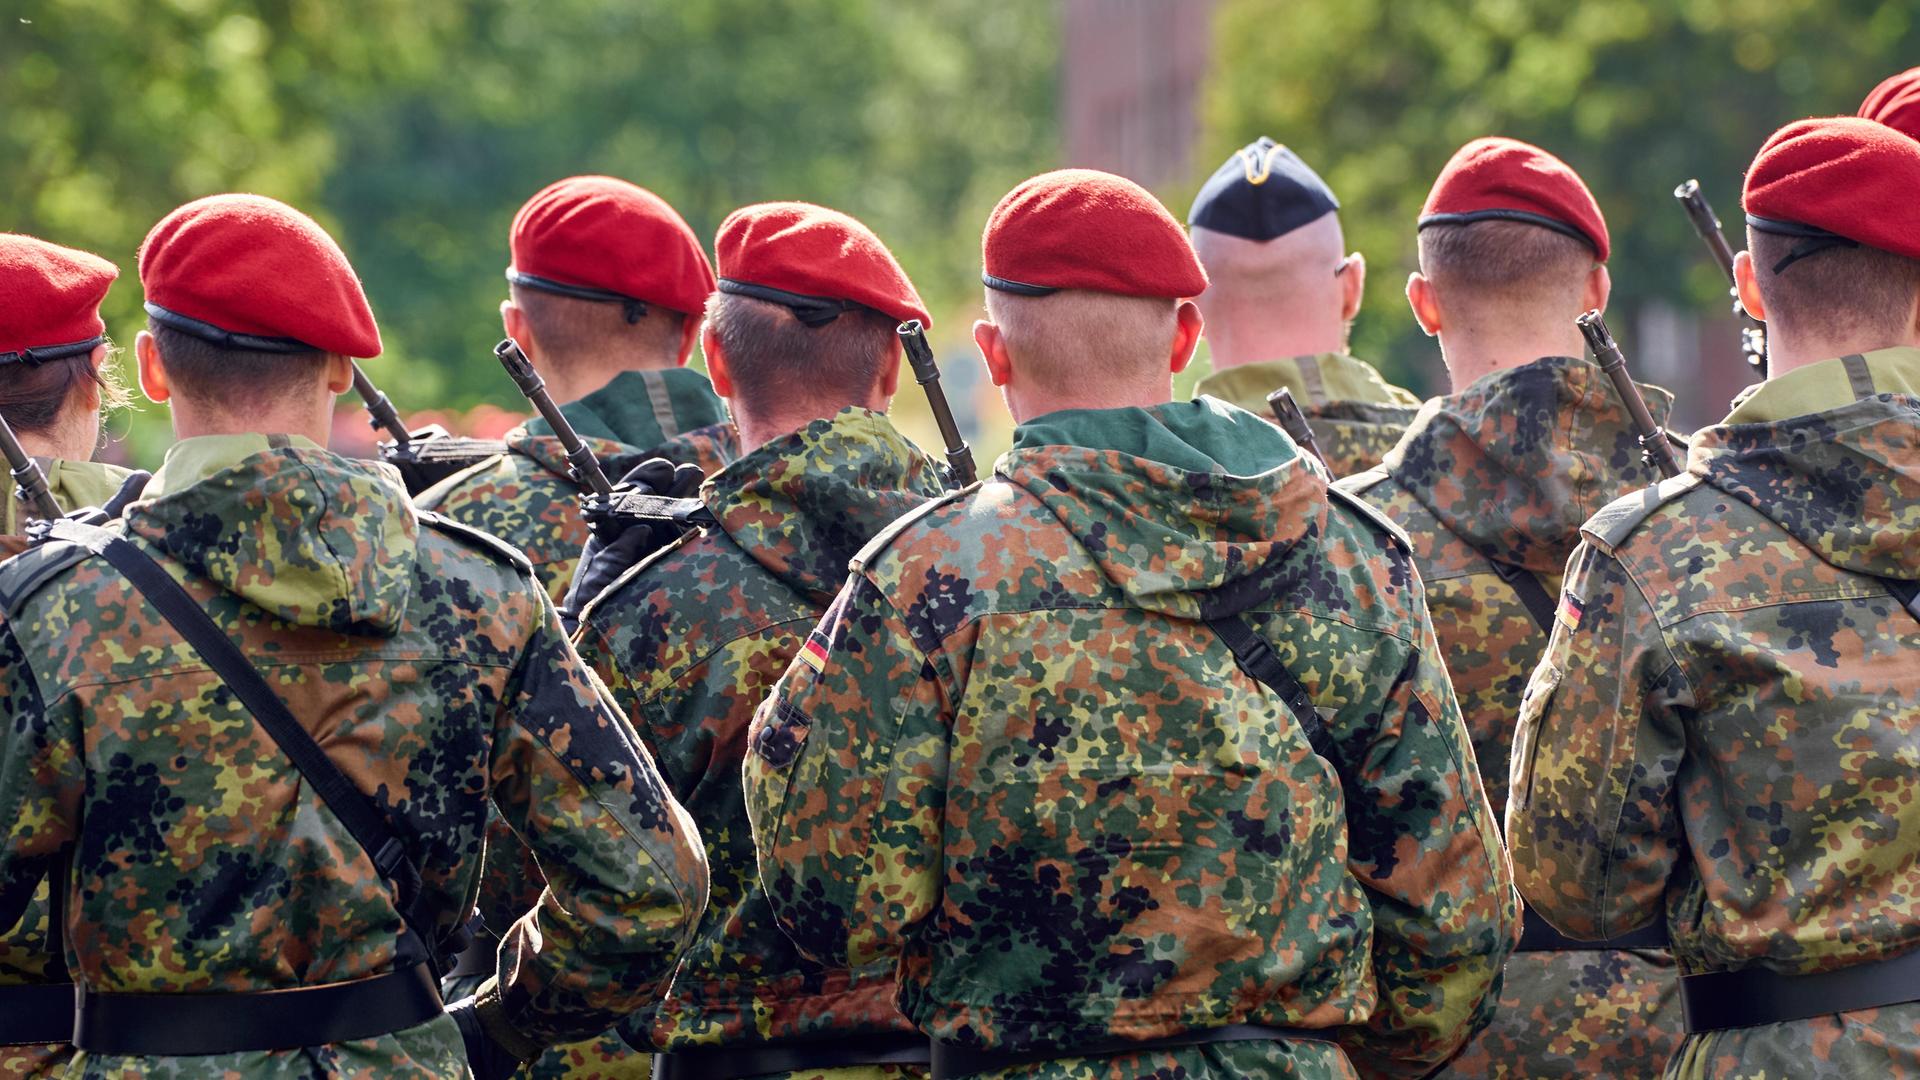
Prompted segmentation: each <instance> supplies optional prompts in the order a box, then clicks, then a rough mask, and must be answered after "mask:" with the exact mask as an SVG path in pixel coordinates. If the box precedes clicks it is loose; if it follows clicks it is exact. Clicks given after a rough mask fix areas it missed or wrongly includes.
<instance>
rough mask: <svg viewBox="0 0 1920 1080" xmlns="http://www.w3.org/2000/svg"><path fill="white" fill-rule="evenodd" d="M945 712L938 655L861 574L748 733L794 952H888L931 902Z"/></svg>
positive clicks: (759, 837)
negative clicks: (926, 649)
mask: <svg viewBox="0 0 1920 1080" xmlns="http://www.w3.org/2000/svg"><path fill="white" fill-rule="evenodd" d="M950 720H951V713H950V712H949V710H948V708H947V704H946V698H945V696H944V695H943V693H942V687H941V683H940V678H939V675H938V673H937V672H936V669H935V665H934V662H933V661H932V660H930V659H929V658H928V656H927V654H926V653H925V652H923V651H922V649H921V647H920V645H919V644H917V643H916V642H915V639H914V636H913V634H912V632H911V631H910V630H909V628H908V626H907V624H906V622H905V620H904V619H903V618H902V617H901V615H900V613H899V612H898V611H896V610H895V609H894V607H893V605H892V604H891V603H889V602H888V600H887V598H886V597H885V596H883V595H882V594H881V592H880V590H879V589H878V588H877V587H876V586H875V585H874V584H873V583H872V582H871V581H870V580H868V579H867V578H866V577H865V576H863V575H859V574H856V575H855V576H854V577H853V578H852V579H851V580H850V581H849V582H848V583H847V586H846V588H845V589H843V590H842V591H841V593H840V595H839V597H838V598H837V599H835V601H834V603H833V606H832V607H831V608H829V609H828V610H827V614H826V616H825V618H824V619H822V621H821V623H820V625H819V626H818V627H817V628H816V629H815V630H814V631H813V633H812V634H811V635H810V636H809V637H808V638H807V641H806V643H805V644H804V645H802V646H801V649H800V652H799V653H798V654H797V655H796V657H795V658H794V661H793V663H792V664H791V665H790V666H789V667H788V668H787V671H786V674H785V675H783V676H782V677H781V679H780V681H779V683H777V684H776V685H775V686H774V689H773V693H772V695H771V696H769V697H768V699H767V700H766V701H765V702H764V703H762V705H761V706H760V709H759V711H758V712H757V713H756V714H755V715H754V719H753V726H752V728H751V729H750V730H749V731H748V735H747V740H748V753H747V760H746V765H745V787H746V796H747V814H748V818H749V820H750V821H751V822H752V825H753V840H754V847H755V850H756V852H757V854H758V857H759V863H760V880H761V883H762V885H763V886H764V887H765V888H766V890H767V894H768V896H769V898H770V899H771V901H772V905H773V909H774V914H775V917H776V918H777V919H778V920H779V923H780V926H781V929H783V930H784V931H786V934H787V936H788V937H789V938H791V939H792V940H793V942H794V944H795V945H797V946H799V948H800V949H801V950H802V951H803V952H806V953H808V954H809V955H811V956H813V957H815V958H816V959H818V960H820V961H821V962H823V963H829V964H851V965H862V964H867V963H871V962H874V961H876V960H880V959H882V958H884V957H888V956H892V955H895V954H897V953H899V952H900V951H901V949H902V947H903V943H904V938H905V935H907V934H908V933H910V932H912V929H913V927H914V926H915V925H916V924H918V923H919V922H920V921H921V920H923V919H924V918H926V916H927V915H928V914H929V913H930V912H932V911H933V910H934V908H935V906H936V905H937V904H938V903H939V900H940V881H941V867H942V859H943V850H942V831H941V818H942V815H943V813H944V811H945V807H946V791H947V747H948V731H949V729H950Z"/></svg>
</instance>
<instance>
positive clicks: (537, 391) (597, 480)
mask: <svg viewBox="0 0 1920 1080" xmlns="http://www.w3.org/2000/svg"><path fill="white" fill-rule="evenodd" d="M493 355H495V356H497V357H499V358H500V366H501V367H504V368H506V369H507V374H508V375H509V376H510V377H512V379H513V382H514V385H515V386H518V387H519V388H520V393H521V394H522V395H523V396H525V397H526V399H527V400H528V401H531V402H533V407H534V408H536V409H538V410H540V417H541V419H543V420H545V421H546V422H547V426H548V427H551V428H552V429H553V434H554V436H555V437H556V438H558V439H559V440H560V446H561V448H562V449H564V450H565V451H566V452H567V472H568V473H569V474H570V475H572V477H573V482H574V483H576V484H578V485H580V487H581V488H582V491H581V493H580V495H581V500H582V505H587V504H590V503H593V502H595V501H596V500H597V501H598V502H599V503H600V504H602V505H604V504H606V503H607V502H608V501H609V500H611V499H612V497H613V482H612V481H611V480H608V479H607V474H606V473H605V472H604V471H603V470H602V469H601V468H600V459H599V458H596V457H594V456H593V448H592V447H590V446H588V445H587V444H586V442H585V441H583V440H582V439H581V438H580V433H579V432H577V431H575V430H573V424H572V423H570V422H569V421H568V420H567V418H566V416H565V415H564V414H563V413H561V411H560V406H559V405H556V404H554V400H553V395H552V394H549V393H547V381H546V380H545V379H542V378H541V377H540V373H539V372H537V371H535V370H533V361H531V360H529V359H527V354H526V353H524V352H522V351H520V345H519V343H518V342H516V341H514V340H513V339H512V338H503V339H501V341H500V344H498V345H495V346H494V347H493Z"/></svg>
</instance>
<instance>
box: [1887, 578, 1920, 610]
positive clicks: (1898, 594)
mask: <svg viewBox="0 0 1920 1080" xmlns="http://www.w3.org/2000/svg"><path fill="white" fill-rule="evenodd" d="M1880 583H1881V584H1882V585H1885V586H1886V587H1887V591H1888V592H1890V593H1892V594H1893V598H1894V599H1895V600H1898V601H1900V606H1901V607H1903V608H1906V609H1907V613H1908V614H1910V615H1912V616H1913V617H1914V618H1916V619H1920V581H1902V580H1900V579H1899V578H1881V579H1880Z"/></svg>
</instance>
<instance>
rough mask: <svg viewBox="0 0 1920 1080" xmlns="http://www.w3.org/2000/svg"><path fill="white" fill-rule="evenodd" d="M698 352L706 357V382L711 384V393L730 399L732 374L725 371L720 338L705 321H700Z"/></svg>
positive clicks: (725, 357)
mask: <svg viewBox="0 0 1920 1080" xmlns="http://www.w3.org/2000/svg"><path fill="white" fill-rule="evenodd" d="M700 351H701V352H703V353H705V354H706V357H707V381H709V382H711V383H713V392H714V393H716V394H719V395H720V396H721V397H723V398H730V397H732V396H733V373H732V372H731V371H728V370H727V354H726V353H724V352H722V351H720V336H719V335H718V334H715V333H714V332H713V324H712V323H710V322H707V321H706V320H705V319H702V320H700Z"/></svg>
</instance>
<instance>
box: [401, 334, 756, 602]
mask: <svg viewBox="0 0 1920 1080" xmlns="http://www.w3.org/2000/svg"><path fill="white" fill-rule="evenodd" d="M560 412H561V414H562V415H564V416H565V417H566V418H567V422H568V423H570V424H572V425H573V426H574V430H576V431H578V432H579V433H580V437H581V438H582V439H583V440H585V442H586V444H587V445H588V446H590V447H592V448H593V452H594V454H595V455H596V456H598V457H599V459H600V465H601V468H603V469H604V470H605V471H606V474H607V477H608V478H609V479H611V480H614V481H616V482H617V481H618V480H619V479H620V477H621V476H622V475H623V474H624V473H626V471H627V470H628V469H631V468H633V467H634V466H635V465H638V464H640V462H642V461H644V460H646V459H647V458H650V457H664V458H668V459H670V460H672V461H674V462H676V463H679V462H687V463H691V464H694V465H698V466H700V468H701V470H702V471H703V472H706V473H708V474H709V475H711V474H712V473H714V472H717V471H718V470H719V469H720V468H721V467H722V466H724V465H726V464H727V463H728V462H729V461H732V460H733V459H734V458H735V457H736V456H738V455H739V452H740V450H739V436H738V435H736V434H735V433H734V430H733V422H732V421H731V420H729V419H727V414H726V409H725V407H724V406H723V405H722V404H721V402H720V399H719V398H717V397H715V396H714V393H713V387H712V386H711V385H709V384H708V382H707V378H706V376H704V375H702V374H700V373H699V372H697V371H690V370H688V369H686V368H671V369H668V370H666V371H625V372H621V373H620V374H619V375H617V376H615V377H614V379H613V381H612V382H610V383H608V384H607V385H606V386H604V387H601V388H600V389H599V390H596V391H594V392H593V393H591V394H588V395H587V396H586V397H583V398H581V399H580V400H578V401H574V402H569V403H568V404H566V405H562V406H561V407H560ZM414 501H415V505H417V506H419V507H420V508H421V509H422V510H433V511H436V512H438V513H441V514H445V515H446V516H447V517H449V518H452V519H453V520H455V521H457V522H459V523H460V524H462V525H471V526H473V527H474V528H476V529H483V530H485V531H487V532H490V533H492V534H493V535H495V536H497V537H499V538H500V539H502V540H505V541H506V542H507V543H508V544H509V545H511V546H512V547H513V548H514V549H515V550H517V551H519V552H520V553H521V554H523V555H525V556H526V557H527V561H528V562H531V563H532V564H533V569H534V573H535V574H537V575H539V578H540V583H541V584H542V585H544V586H546V589H547V595H548V596H550V597H552V599H553V602H554V603H555V604H558V603H560V602H561V601H562V600H563V599H565V598H566V593H567V586H568V585H570V584H572V582H573V570H574V566H575V564H576V563H578V562H579V559H580V549H582V548H584V547H586V545H587V523H586V520H585V519H584V518H582V517H581V516H580V488H579V486H578V485H577V484H575V483H574V482H573V480H572V479H571V477H570V475H569V473H568V470H567V453H566V451H565V450H563V449H561V446H560V440H559V439H557V438H555V437H554V434H553V429H552V428H550V427H548V426H547V423H546V421H544V420H541V419H539V418H538V417H535V418H534V419H532V420H529V421H527V422H526V423H525V424H524V425H522V426H520V427H517V428H514V429H513V430H512V431H510V432H508V433H507V452H506V453H504V454H501V455H500V456H498V457H495V458H491V459H489V460H487V461H483V462H481V463H479V464H478V465H474V466H472V467H471V468H468V469H465V470H463V471H461V472H458V473H455V474H454V475H452V476H449V477H447V478H446V479H445V480H442V481H441V482H439V483H438V484H435V485H434V486H433V487H431V488H428V489H427V490H425V491H423V492H421V493H420V495H419V497H418V498H417V499H415V500H414Z"/></svg>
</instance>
